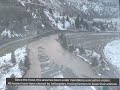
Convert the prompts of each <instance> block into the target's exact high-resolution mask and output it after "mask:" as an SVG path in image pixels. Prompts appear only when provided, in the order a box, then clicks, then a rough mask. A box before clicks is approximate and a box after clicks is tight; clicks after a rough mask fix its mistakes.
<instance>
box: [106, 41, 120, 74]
mask: <svg viewBox="0 0 120 90" xmlns="http://www.w3.org/2000/svg"><path fill="white" fill-rule="evenodd" d="M104 54H105V56H106V58H107V60H108V61H109V62H110V63H111V64H113V65H114V66H115V67H116V68H117V69H118V70H119V72H120V40H115V41H112V42H110V43H108V44H107V45H106V47H105V48H104Z"/></svg>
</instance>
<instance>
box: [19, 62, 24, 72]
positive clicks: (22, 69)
mask: <svg viewBox="0 0 120 90" xmlns="http://www.w3.org/2000/svg"><path fill="white" fill-rule="evenodd" d="M19 69H20V70H21V71H23V72H24V63H23V61H22V60H21V61H20V63H19Z"/></svg>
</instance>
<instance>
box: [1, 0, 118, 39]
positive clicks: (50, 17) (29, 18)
mask: <svg viewBox="0 0 120 90" xmlns="http://www.w3.org/2000/svg"><path fill="white" fill-rule="evenodd" d="M6 6H7V7H6ZM0 13H1V15H0V19H1V21H0V34H1V36H2V37H6V38H16V37H24V36H31V35H33V33H35V32H37V33H41V32H44V30H50V29H61V30H66V29H75V28H74V23H75V18H76V17H77V15H78V14H79V15H80V17H83V18H85V19H87V20H91V19H93V18H116V17H117V15H118V7H117V5H116V4H115V3H113V2H106V1H104V0H6V1H0ZM67 17H68V18H67Z"/></svg>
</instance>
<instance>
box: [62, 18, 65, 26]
mask: <svg viewBox="0 0 120 90" xmlns="http://www.w3.org/2000/svg"><path fill="white" fill-rule="evenodd" d="M62 24H63V28H65V18H64V17H63V19H62Z"/></svg>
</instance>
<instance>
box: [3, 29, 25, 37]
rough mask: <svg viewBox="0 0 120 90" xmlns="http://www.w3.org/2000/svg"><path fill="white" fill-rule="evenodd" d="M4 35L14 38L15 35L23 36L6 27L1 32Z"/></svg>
mask: <svg viewBox="0 0 120 90" xmlns="http://www.w3.org/2000/svg"><path fill="white" fill-rule="evenodd" d="M1 36H2V37H8V38H13V37H23V35H22V34H17V33H16V32H15V31H10V30H8V29H5V30H4V31H3V32H2V33H1Z"/></svg>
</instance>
